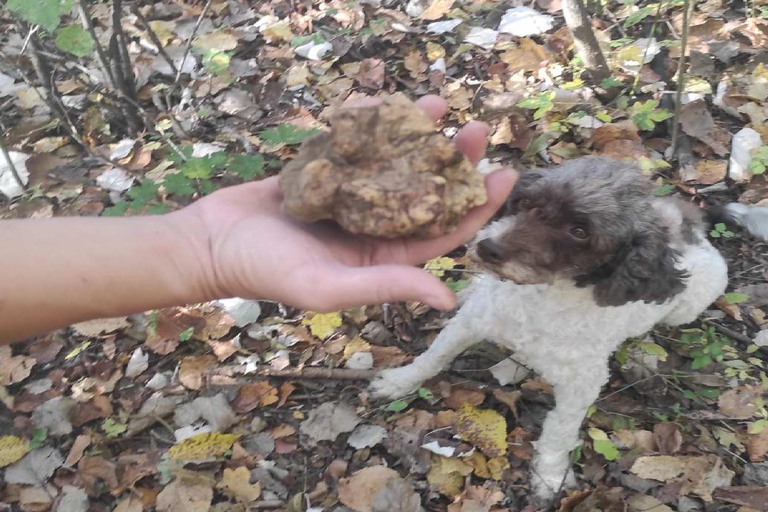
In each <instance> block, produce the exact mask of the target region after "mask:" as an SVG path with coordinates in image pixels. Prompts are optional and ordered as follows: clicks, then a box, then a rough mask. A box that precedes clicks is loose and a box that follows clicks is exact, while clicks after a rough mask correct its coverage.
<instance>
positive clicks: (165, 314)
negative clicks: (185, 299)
mask: <svg viewBox="0 0 768 512" xmlns="http://www.w3.org/2000/svg"><path fill="white" fill-rule="evenodd" d="M203 324H204V320H203V319H202V318H201V314H200V312H199V311H197V310H189V309H186V308H168V309H161V310H160V311H158V312H157V314H156V315H155V322H154V324H153V325H152V326H151V327H150V328H149V329H148V332H147V340H146V341H145V342H144V344H145V345H146V346H147V348H148V349H149V350H151V351H152V352H154V353H155V354H159V355H161V356H164V355H168V354H170V353H172V352H173V351H174V350H176V347H178V346H179V343H180V341H181V339H180V336H181V333H183V332H185V331H187V330H188V329H193V330H196V329H200V328H201V327H202V325H203Z"/></svg>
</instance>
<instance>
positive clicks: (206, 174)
mask: <svg viewBox="0 0 768 512" xmlns="http://www.w3.org/2000/svg"><path fill="white" fill-rule="evenodd" d="M216 167H217V164H216V161H215V160H213V159H212V158H211V157H208V156H206V157H202V158H190V159H189V160H187V161H186V162H185V163H183V164H182V165H181V166H180V167H179V172H180V173H181V174H183V175H184V176H186V177H187V178H191V179H201V180H207V179H210V178H211V176H213V171H214V169H216Z"/></svg>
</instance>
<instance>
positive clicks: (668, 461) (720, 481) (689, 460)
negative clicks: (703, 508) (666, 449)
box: [630, 454, 734, 503]
mask: <svg viewBox="0 0 768 512" xmlns="http://www.w3.org/2000/svg"><path fill="white" fill-rule="evenodd" d="M630 471H632V473H634V474H635V475H637V476H639V477H640V478H646V479H650V480H657V481H659V482H665V483H671V482H676V483H678V484H679V485H680V490H679V494H680V495H681V496H685V495H688V494H695V495H697V496H699V497H700V498H701V499H703V500H704V501H705V502H707V503H710V502H711V501H712V491H714V490H715V489H717V488H718V487H722V486H727V485H730V484H731V480H732V479H733V476H734V472H733V471H731V470H730V469H728V468H727V467H725V465H724V464H723V461H722V460H721V459H720V457H718V456H717V455H712V454H710V455H695V456H679V457H673V456H671V455H655V456H644V457H639V458H638V459H637V460H635V462H634V464H632V468H631V470H630Z"/></svg>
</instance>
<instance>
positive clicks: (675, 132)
mask: <svg viewBox="0 0 768 512" xmlns="http://www.w3.org/2000/svg"><path fill="white" fill-rule="evenodd" d="M691 6H692V3H691V0H685V7H684V8H683V39H682V47H683V48H682V53H681V54H680V64H678V66H677V94H676V95H675V117H674V119H675V122H674V124H673V125H672V150H671V152H670V155H671V157H672V158H674V157H675V155H676V154H677V139H678V136H679V134H680V111H681V109H682V104H681V103H682V101H681V100H682V97H683V85H684V84H683V82H684V79H685V52H686V50H687V49H688V24H689V21H690V17H691V10H692V9H691Z"/></svg>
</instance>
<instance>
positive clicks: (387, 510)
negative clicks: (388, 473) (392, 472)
mask: <svg viewBox="0 0 768 512" xmlns="http://www.w3.org/2000/svg"><path fill="white" fill-rule="evenodd" d="M393 511H397V512H423V511H424V509H423V508H422V506H421V497H420V496H419V495H418V493H416V491H415V490H414V489H413V485H411V483H410V482H408V481H407V480H405V479H403V478H400V476H396V477H392V478H389V479H387V483H386V484H385V485H384V488H383V489H381V490H379V491H378V492H377V493H376V494H374V495H373V501H372V502H371V512H393Z"/></svg>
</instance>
